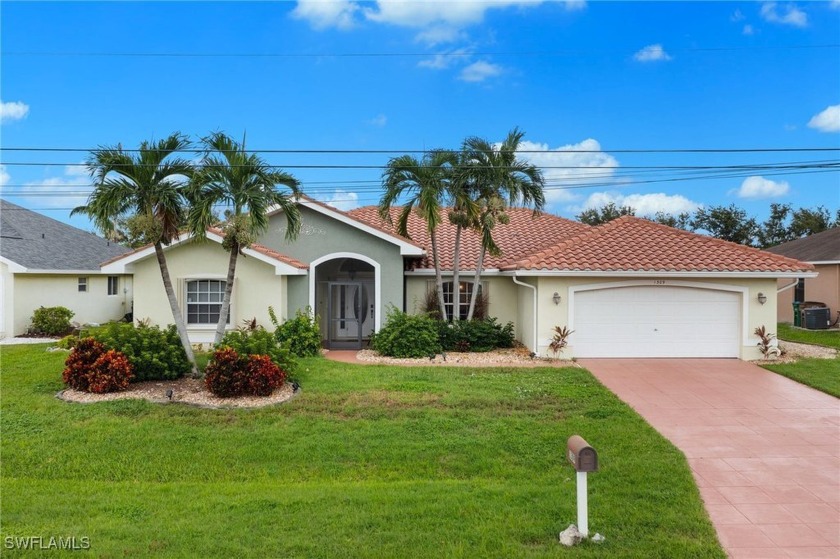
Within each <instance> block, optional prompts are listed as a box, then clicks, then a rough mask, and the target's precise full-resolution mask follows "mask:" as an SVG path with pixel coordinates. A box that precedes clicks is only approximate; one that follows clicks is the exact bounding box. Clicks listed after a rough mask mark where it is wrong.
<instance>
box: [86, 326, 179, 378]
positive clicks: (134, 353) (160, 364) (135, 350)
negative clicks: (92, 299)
mask: <svg viewBox="0 0 840 559" xmlns="http://www.w3.org/2000/svg"><path fill="white" fill-rule="evenodd" d="M91 336H92V337H93V338H94V339H96V340H97V341H99V342H101V343H102V344H103V345H104V346H105V347H106V348H109V349H115V350H117V351H120V352H122V353H124V354H125V355H126V357H128V360H129V361H130V362H131V364H132V365H134V371H135V377H134V382H141V381H144V380H172V379H176V378H179V377H182V376H184V375H185V374H187V373H189V372H190V370H191V367H190V362H189V361H188V360H187V355H186V353H184V348H183V346H181V340H180V338H179V337H178V331H177V329H176V328H175V325H170V326H168V327H167V328H166V329H164V330H161V329H160V328H158V327H157V326H148V325H143V324H140V325H138V326H136V327H135V326H134V325H133V324H125V323H118V322H114V323H111V324H108V325H106V326H104V327H102V328H97V329H96V330H95V331H94V332H92V333H91Z"/></svg>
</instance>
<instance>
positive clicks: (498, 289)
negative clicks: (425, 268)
mask: <svg viewBox="0 0 840 559" xmlns="http://www.w3.org/2000/svg"><path fill="white" fill-rule="evenodd" d="M473 277H474V276H473V275H472V274H470V275H469V276H467V277H465V278H463V279H462V280H461V281H470V282H471V281H472V280H473ZM434 281H435V278H434V276H409V277H407V278H406V286H405V294H406V298H405V311H406V312H409V313H415V314H416V313H419V312H421V311H422V309H423V303H424V300H425V297H426V290H427V289H434ZM443 281H445V282H446V281H452V276H451V275H444V276H443ZM481 283H482V284H484V285H486V286H487V295H488V296H489V297H490V306H489V307H488V309H487V314H488V316H492V317H495V318H497V319H498V322H499V323H500V324H506V323H508V322H513V323H514V324H516V321H517V300H516V285H515V284H514V283H513V280H512V279H511V278H510V277H503V276H502V277H500V276H482V278H481Z"/></svg>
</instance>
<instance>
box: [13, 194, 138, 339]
mask: <svg viewBox="0 0 840 559" xmlns="http://www.w3.org/2000/svg"><path fill="white" fill-rule="evenodd" d="M126 252H128V249H126V248H125V247H122V246H120V245H117V244H115V243H112V242H109V241H107V240H105V239H103V238H101V237H97V236H96V235H93V234H92V233H88V232H86V231H82V230H81V229H77V228H75V227H72V226H70V225H67V224H65V223H61V222H60V221H56V220H54V219H51V218H49V217H46V216H44V215H42V214H39V213H36V212H33V211H31V210H28V209H26V208H22V207H20V206H18V205H15V204H12V203H11V202H7V201H5V200H0V292H2V298H0V338H2V337H5V336H17V335H20V334H24V333H26V331H27V329H28V328H29V326H30V325H31V318H32V313H33V312H34V311H35V309H37V308H38V307H41V306H44V307H57V306H62V307H67V308H69V309H70V310H72V311H73V312H74V313H75V316H74V317H73V320H74V321H76V322H79V323H87V322H106V321H109V320H117V319H120V318H122V317H123V316H124V315H125V314H126V313H129V312H131V299H132V278H131V276H130V275H125V274H107V273H104V272H102V270H101V269H100V263H101V262H102V261H103V260H104V259H106V258H109V257H113V256H118V255H121V254H124V253H126Z"/></svg>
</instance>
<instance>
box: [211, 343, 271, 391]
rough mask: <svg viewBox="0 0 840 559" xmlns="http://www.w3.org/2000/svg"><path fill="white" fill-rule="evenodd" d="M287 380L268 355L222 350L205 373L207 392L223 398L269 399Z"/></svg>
mask: <svg viewBox="0 0 840 559" xmlns="http://www.w3.org/2000/svg"><path fill="white" fill-rule="evenodd" d="M285 381H286V374H285V372H284V371H283V370H281V369H280V367H278V366H277V365H276V364H275V363H274V362H273V361H272V360H271V358H270V357H269V356H268V355H239V353H238V352H237V351H236V350H235V349H233V348H232V347H220V348H219V349H217V350H216V351H215V352H214V353H213V359H212V360H211V361H210V363H209V364H208V365H207V369H205V371H204V384H205V385H206V386H207V389H208V390H209V391H210V392H212V393H213V394H215V395H216V396H219V397H221V398H229V397H234V396H245V395H248V396H269V395H271V393H272V392H273V391H274V390H275V389H276V388H279V387H280V386H282V385H283V383H284V382H285Z"/></svg>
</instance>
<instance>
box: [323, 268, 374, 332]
mask: <svg viewBox="0 0 840 559" xmlns="http://www.w3.org/2000/svg"><path fill="white" fill-rule="evenodd" d="M368 291H369V289H368V285H367V284H366V283H364V282H361V281H331V282H329V283H328V290H327V316H328V317H329V320H328V322H327V341H328V343H329V347H330V348H333V349H341V348H344V349H360V348H361V347H362V339H363V338H364V337H366V335H367V336H369V335H370V332H366V330H369V329H370V328H369V324H368V323H369V322H370V321H369V320H368V319H370V318H372V317H371V316H370V314H371V313H370V310H371V309H370V308H369V307H370V305H371V303H372V301H370V300H369V297H368Z"/></svg>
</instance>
